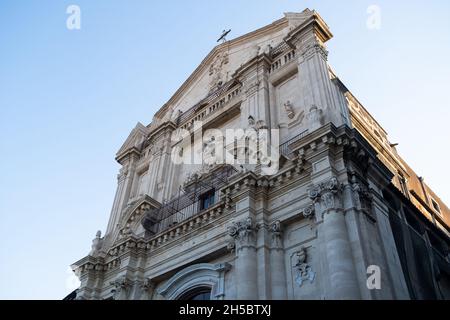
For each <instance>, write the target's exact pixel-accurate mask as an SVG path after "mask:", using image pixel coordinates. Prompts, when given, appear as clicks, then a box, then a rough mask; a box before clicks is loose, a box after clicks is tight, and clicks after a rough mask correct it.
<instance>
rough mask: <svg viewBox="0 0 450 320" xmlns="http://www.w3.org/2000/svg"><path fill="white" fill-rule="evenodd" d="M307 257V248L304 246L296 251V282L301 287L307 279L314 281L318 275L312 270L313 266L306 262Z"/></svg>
mask: <svg viewBox="0 0 450 320" xmlns="http://www.w3.org/2000/svg"><path fill="white" fill-rule="evenodd" d="M306 258H307V257H306V249H305V248H303V247H302V248H301V249H300V251H298V252H297V253H296V259H297V262H296V263H295V265H294V269H295V271H296V275H295V282H296V283H297V284H298V286H299V287H301V286H302V285H303V283H304V282H305V281H309V282H310V283H312V282H313V281H314V278H315V277H316V273H315V272H314V271H312V268H311V266H310V265H309V264H307V263H306Z"/></svg>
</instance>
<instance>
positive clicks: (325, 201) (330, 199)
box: [308, 177, 342, 211]
mask: <svg viewBox="0 0 450 320" xmlns="http://www.w3.org/2000/svg"><path fill="white" fill-rule="evenodd" d="M341 189H342V187H341V184H340V183H339V182H338V180H337V178H336V177H332V178H331V179H330V180H328V181H326V182H321V183H319V184H318V185H316V186H313V187H312V188H311V189H310V190H309V192H308V195H309V197H310V199H311V200H312V201H313V203H319V204H320V205H321V207H322V209H323V210H324V211H325V210H330V209H337V208H339V207H340V204H339V199H338V195H339V193H340V191H341Z"/></svg>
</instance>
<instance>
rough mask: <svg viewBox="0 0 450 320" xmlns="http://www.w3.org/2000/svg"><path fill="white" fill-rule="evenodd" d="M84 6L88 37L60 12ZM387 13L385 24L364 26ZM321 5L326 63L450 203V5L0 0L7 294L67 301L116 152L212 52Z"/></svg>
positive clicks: (101, 218) (108, 198) (2, 280)
mask: <svg viewBox="0 0 450 320" xmlns="http://www.w3.org/2000/svg"><path fill="white" fill-rule="evenodd" d="M70 4H77V5H79V6H80V8H81V30H72V31H70V30H68V29H67V28H66V19H67V16H68V15H67V14H66V8H67V6H68V5H70ZM371 4H376V5H379V6H380V8H381V10H382V11H381V29H380V30H369V29H368V28H367V27H366V20H367V17H368V15H367V13H366V10H367V7H368V6H369V5H371ZM305 7H309V8H311V9H316V10H318V11H319V13H320V14H321V15H322V16H323V18H324V19H325V20H326V22H327V23H328V24H329V26H330V27H331V30H332V32H333V33H334V36H335V37H334V38H333V39H332V40H331V41H330V42H329V43H328V48H329V51H330V55H329V60H330V64H331V65H332V66H333V68H334V69H335V70H336V72H337V73H338V75H339V76H340V78H341V79H342V80H343V81H344V82H345V83H346V85H347V86H348V87H349V89H350V90H352V92H353V93H354V94H355V95H356V96H357V97H358V98H359V100H360V101H361V102H362V103H363V104H364V105H365V106H366V108H368V109H369V110H370V112H371V113H372V114H373V115H374V116H375V117H376V118H377V119H378V120H379V122H380V123H381V124H382V125H383V126H384V128H385V129H386V130H387V131H388V133H389V136H390V140H391V141H392V142H398V143H400V145H399V147H398V149H399V152H400V153H401V154H402V155H403V156H404V157H405V158H406V160H408V162H409V163H410V165H411V166H412V167H413V168H414V169H415V170H416V171H417V173H418V174H419V175H423V176H424V177H425V179H426V181H427V182H428V183H429V184H430V185H431V187H432V188H434V189H435V191H436V192H437V193H438V194H439V195H440V196H441V198H442V199H443V200H444V201H446V202H447V203H450V189H449V188H448V181H450V174H449V170H448V169H444V170H441V168H443V167H444V168H448V159H449V157H450V151H449V142H450V139H449V138H450V134H449V120H450V111H449V110H450V106H449V98H448V94H449V84H450V81H449V80H450V64H449V63H448V57H449V56H450V42H449V41H448V39H450V19H449V18H448V16H449V14H450V3H449V2H448V1H376V0H372V1H363V0H358V1H356V0H355V1H317V0H315V1H287V0H286V1H285V0H271V1H261V0H252V1H249V0H246V1H231V0H227V1H158V2H157V1H112V0H108V1H106V0H102V1H100V0H95V1H94V0H86V1H84V0H83V1H82V0H73V1H54V0H47V1H37V0H36V1H2V2H1V4H0V42H1V49H0V150H1V157H0V168H1V171H2V174H1V178H0V215H1V222H0V233H1V238H2V241H1V243H0V298H9V299H11V298H31V299H60V298H63V297H64V296H65V295H66V294H67V293H68V291H69V290H68V288H67V287H66V280H67V277H68V273H67V267H68V266H69V265H70V264H71V263H73V262H75V261H76V260H78V259H79V258H82V257H83V256H85V255H86V254H87V253H88V252H89V249H90V245H91V240H92V238H93V237H94V235H95V232H96V231H97V230H98V229H101V230H102V231H104V230H105V227H106V223H107V220H108V217H109V211H110V208H111V206H112V201H113V196H114V192H115V187H116V183H117V180H116V174H117V172H118V169H119V166H118V164H116V163H115V161H114V155H115V152H116V151H117V150H118V148H119V147H120V146H121V144H122V142H123V141H124V140H125V138H126V137H127V136H128V133H129V132H130V130H131V129H132V128H133V127H134V125H135V124H136V122H137V121H141V122H143V123H145V124H148V123H149V122H150V121H151V119H152V115H153V114H154V112H155V111H156V110H157V109H158V108H159V107H160V106H162V105H163V103H164V102H166V101H167V100H168V98H169V97H170V96H171V95H172V94H173V93H174V91H175V90H176V89H177V88H178V87H179V86H180V85H181V83H182V82H183V81H184V80H185V78H186V77H187V76H188V75H189V74H190V72H192V71H193V70H194V68H195V67H196V66H197V65H198V63H199V62H200V61H201V60H202V59H203V57H204V56H205V55H206V54H207V53H208V52H209V50H211V49H212V48H213V46H214V45H215V44H216V42H215V40H216V39H217V37H218V35H219V34H220V33H221V31H222V30H223V29H225V28H231V29H232V37H235V36H238V35H241V34H244V33H246V32H249V31H252V30H254V29H255V28H258V27H261V26H263V25H266V24H268V23H270V22H272V21H274V20H276V19H278V18H280V17H282V13H283V12H287V11H302V10H303V9H304V8H305Z"/></svg>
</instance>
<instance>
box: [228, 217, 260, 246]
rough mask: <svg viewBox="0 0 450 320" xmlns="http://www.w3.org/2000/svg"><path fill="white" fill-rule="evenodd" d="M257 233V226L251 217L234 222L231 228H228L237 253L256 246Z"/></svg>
mask: <svg viewBox="0 0 450 320" xmlns="http://www.w3.org/2000/svg"><path fill="white" fill-rule="evenodd" d="M255 231H256V227H255V224H254V222H253V219H252V218H250V217H248V218H247V219H245V220H243V221H238V222H233V223H232V224H231V226H229V227H228V235H229V236H230V237H232V238H234V240H235V244H236V251H239V250H240V249H242V248H245V247H254V246H255V245H256V239H255V233H256V232H255Z"/></svg>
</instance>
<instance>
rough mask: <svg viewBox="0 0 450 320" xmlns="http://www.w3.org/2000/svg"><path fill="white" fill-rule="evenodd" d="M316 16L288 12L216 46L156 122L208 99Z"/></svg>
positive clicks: (161, 112) (172, 98)
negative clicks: (219, 87)
mask: <svg viewBox="0 0 450 320" xmlns="http://www.w3.org/2000/svg"><path fill="white" fill-rule="evenodd" d="M312 14H314V11H310V10H309V9H306V10H305V11H303V12H300V13H293V12H290V13H285V14H284V17H283V18H281V19H279V20H277V21H275V22H273V23H271V24H269V25H266V26H264V27H262V28H260V29H257V30H255V31H253V32H250V33H247V34H244V35H242V36H239V37H237V38H235V39H232V40H230V41H226V42H224V43H222V44H219V45H217V46H216V47H214V48H213V49H212V50H211V51H210V52H209V54H208V55H207V56H206V57H205V58H204V59H203V61H202V62H201V63H200V64H199V66H198V67H197V68H196V69H195V70H194V72H193V73H192V74H191V75H190V76H189V77H188V78H187V80H186V81H185V82H184V83H183V84H182V85H181V87H180V88H179V89H178V90H177V91H176V92H175V94H174V95H173V96H172V97H171V98H170V99H169V101H168V102H167V103H166V104H165V105H164V106H163V107H162V108H161V109H160V110H159V111H158V112H157V113H156V114H155V117H154V119H153V121H159V122H161V121H162V120H165V121H168V120H170V119H172V118H173V117H174V116H175V115H176V114H177V113H178V112H185V111H186V110H189V109H190V108H192V107H193V106H195V105H196V104H197V103H198V102H199V101H201V100H202V99H205V98H206V97H207V96H208V94H210V93H211V92H212V91H214V89H217V86H218V85H220V84H226V83H228V82H229V81H231V80H232V75H233V74H234V73H235V71H236V70H238V69H239V68H240V67H241V65H242V64H244V63H245V62H247V61H249V60H251V59H252V58H254V57H255V56H256V55H257V54H260V53H262V52H268V51H269V50H270V48H273V47H276V46H277V45H279V44H280V43H282V42H283V39H284V37H286V36H287V35H288V33H289V32H290V31H291V30H292V29H293V28H295V27H297V26H298V25H300V24H302V23H303V22H304V21H306V20H307V18H308V17H310V16H311V15H312Z"/></svg>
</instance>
